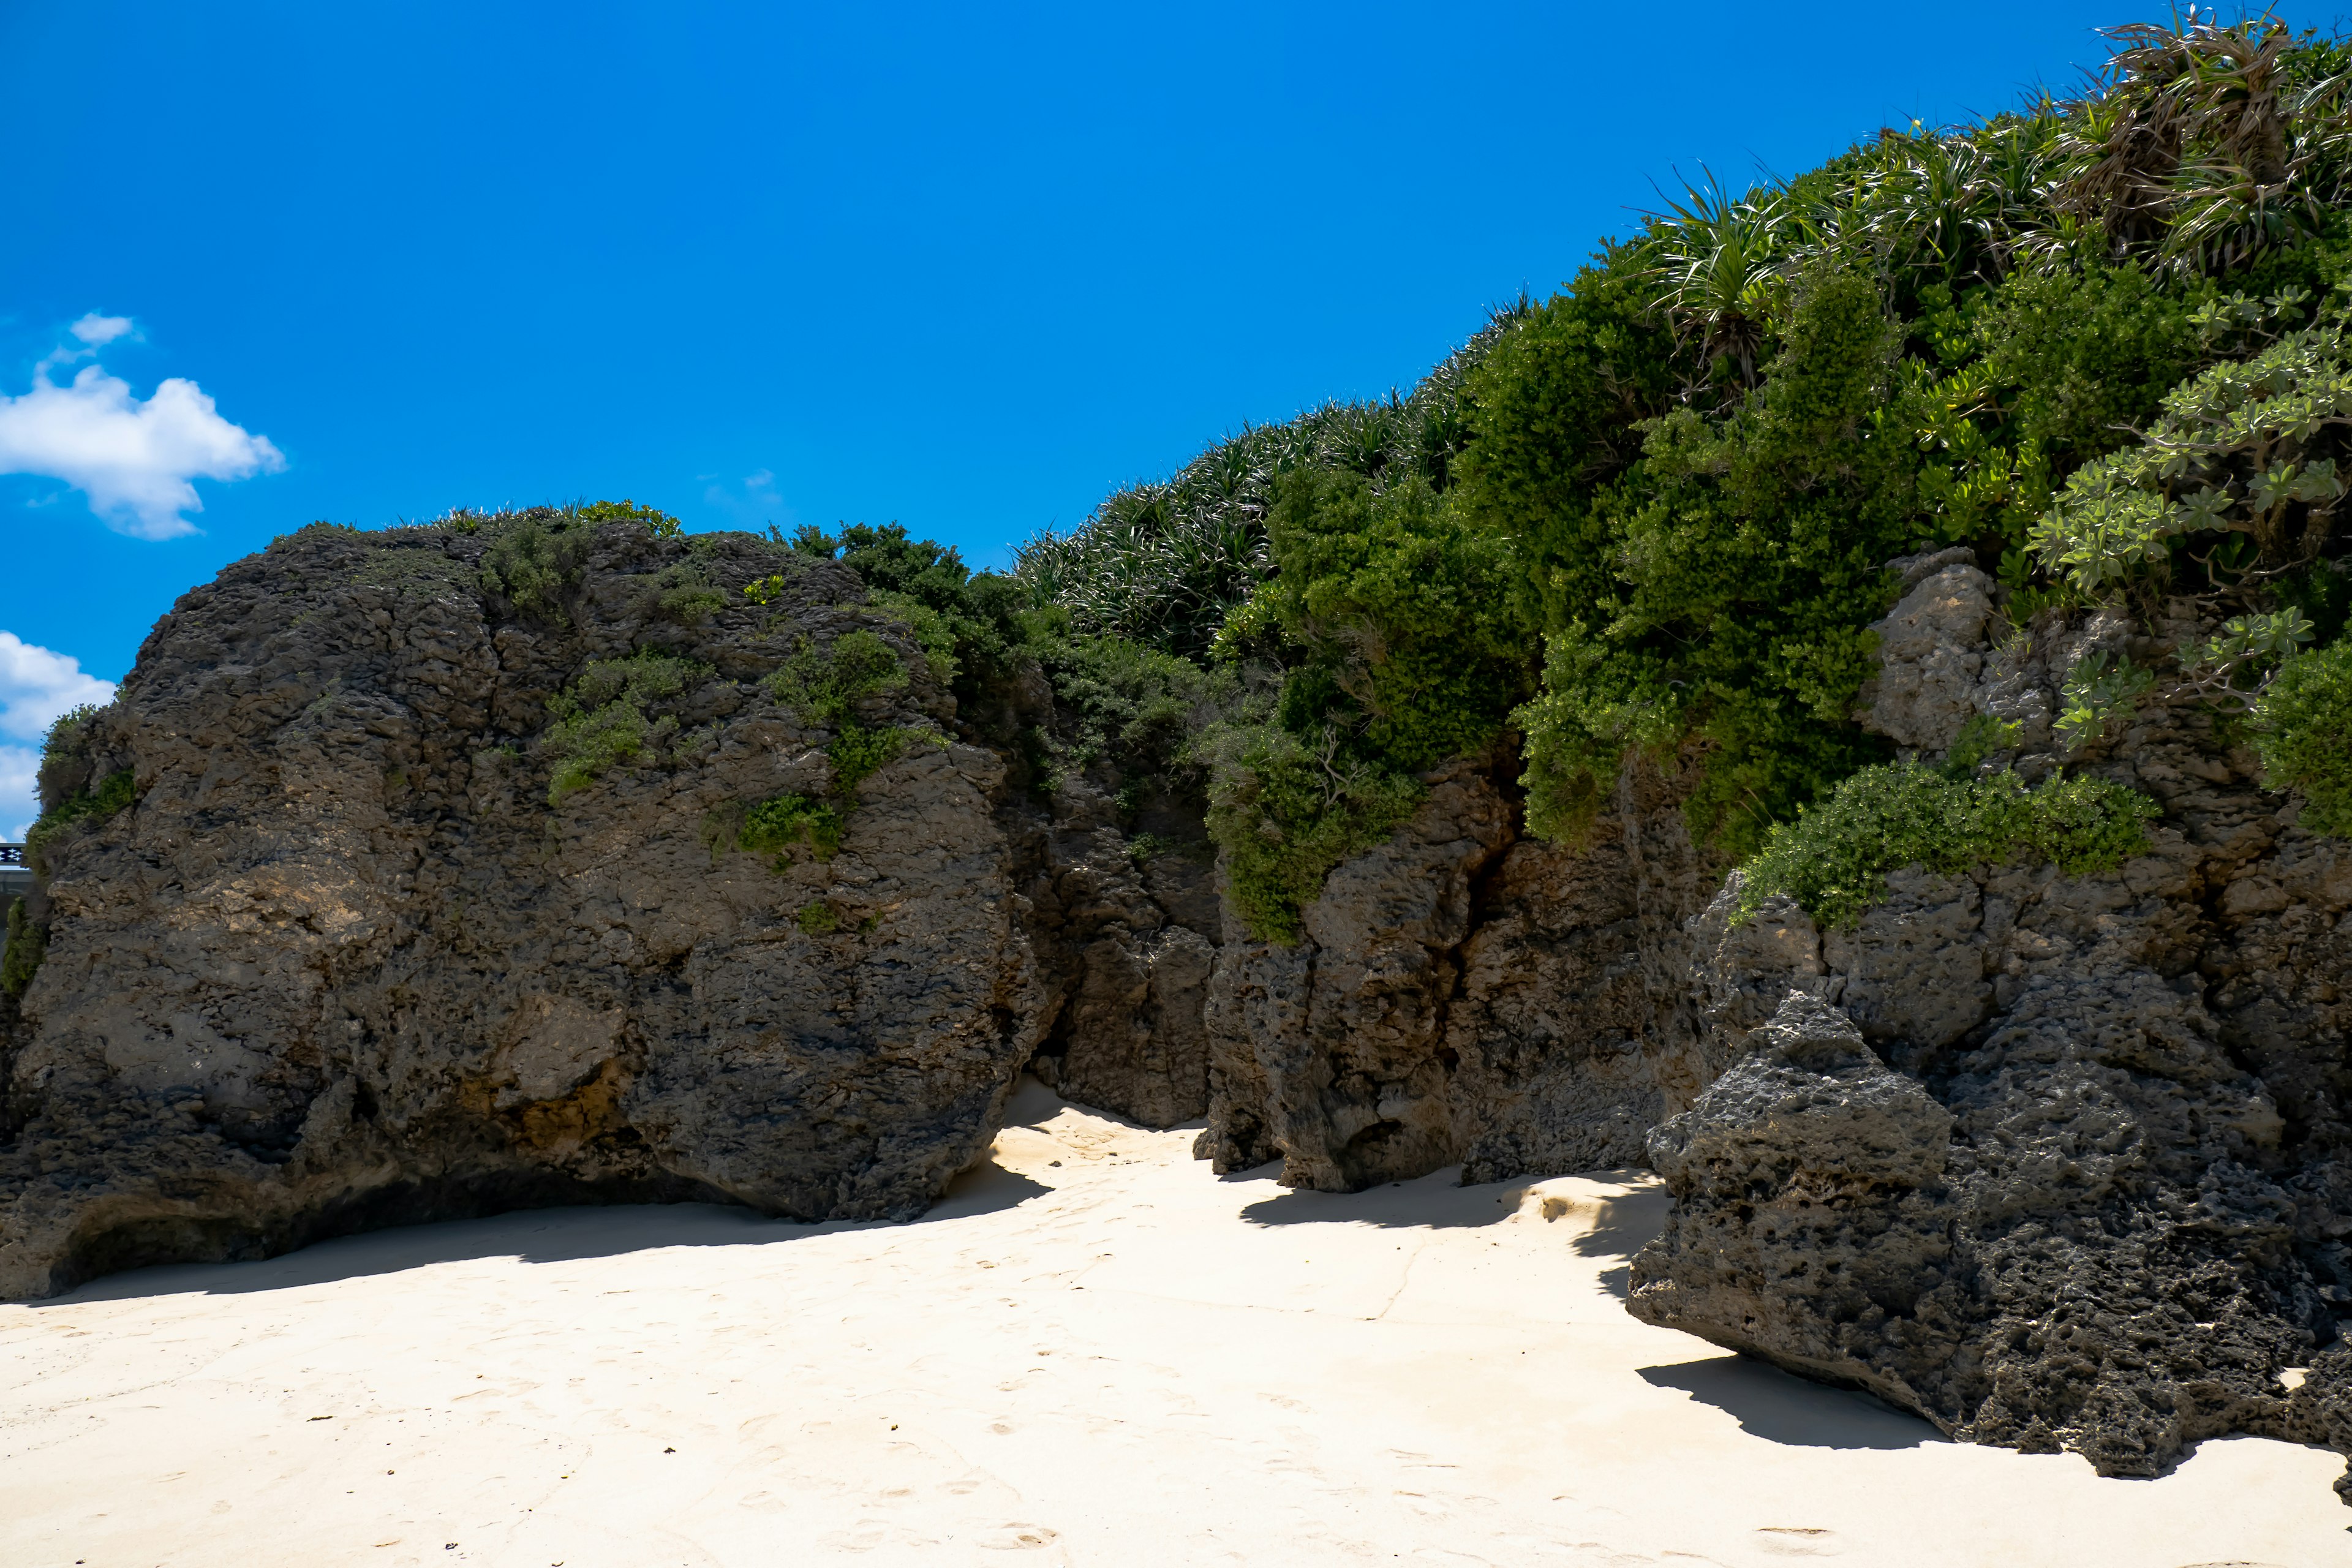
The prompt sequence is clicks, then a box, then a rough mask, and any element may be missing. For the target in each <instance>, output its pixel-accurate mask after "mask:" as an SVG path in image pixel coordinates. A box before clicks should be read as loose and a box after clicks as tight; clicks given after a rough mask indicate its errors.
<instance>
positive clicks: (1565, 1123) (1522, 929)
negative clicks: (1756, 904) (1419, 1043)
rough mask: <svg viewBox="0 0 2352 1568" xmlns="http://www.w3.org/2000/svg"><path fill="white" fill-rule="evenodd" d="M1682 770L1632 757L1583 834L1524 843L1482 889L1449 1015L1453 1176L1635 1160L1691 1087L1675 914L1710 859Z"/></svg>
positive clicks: (1474, 1178) (1477, 1178)
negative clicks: (1578, 841) (1577, 842)
mask: <svg viewBox="0 0 2352 1568" xmlns="http://www.w3.org/2000/svg"><path fill="white" fill-rule="evenodd" d="M1680 783H1681V780H1680V778H1679V776H1678V775H1669V774H1666V773H1662V772H1660V771H1659V769H1658V768H1657V767H1656V766H1654V765H1653V764H1651V763H1646V762H1637V763H1635V764H1633V766H1630V767H1628V768H1627V769H1626V770H1625V772H1624V773H1623V775H1622V778H1621V781H1620V787H1619V789H1618V792H1617V796H1616V799H1615V801H1614V803H1613V805H1612V809H1611V810H1610V811H1608V812H1606V813H1604V814H1603V815H1602V816H1601V818H1600V819H1599V820H1598V821H1597V822H1596V824H1595V825H1594V828H1593V831H1592V833H1591V836H1590V837H1589V838H1588V840H1587V842H1586V843H1585V844H1584V845H1583V846H1581V847H1562V846H1559V845H1551V844H1544V843H1541V842H1539V841H1536V840H1522V841H1521V842H1519V843H1516V844H1514V845H1512V846H1511V847H1510V848H1509V849H1508V850H1507V852H1506V853H1505V855H1504V857H1503V860H1502V864H1501V866H1500V867H1499V868H1498V869H1497V870H1496V873H1495V874H1494V875H1493V876H1492V877H1491V878H1490V879H1488V880H1487V882H1486V885H1485V886H1484V887H1483V888H1482V889H1480V891H1481V897H1480V898H1479V900H1477V902H1476V906H1475V908H1476V914H1477V918H1478V925H1477V929H1476V930H1475V932H1474V933H1473V934H1472V936H1471V937H1470V939H1469V941H1468V942H1465V943H1464V944H1463V949H1462V980H1461V984H1460V986H1459V988H1458V990H1457V992H1456V994H1455V995H1454V997H1453V999H1452V1001H1451V1003H1450V1004H1449V1005H1448V1007H1447V1013H1446V1035H1445V1038H1446V1047H1447V1049H1448V1050H1449V1051H1450V1052H1451V1053H1452V1054H1453V1056H1454V1058H1455V1059H1456V1061H1457V1063H1458V1066H1457V1068H1456V1070H1455V1074H1454V1086H1453V1094H1454V1106H1455V1110H1454V1117H1455V1121H1456V1125H1457V1127H1458V1128H1459V1130H1460V1134H1461V1137H1462V1141H1463V1145H1464V1147H1463V1155H1462V1179H1463V1180H1464V1181H1465V1182H1496V1181H1504V1180H1507V1179H1508V1178H1510V1177H1512V1176H1517V1175H1523V1174H1527V1173H1537V1172H1555V1171H1589V1170H1600V1169H1606V1168H1612V1167H1615V1166H1621V1165H1639V1164H1641V1163H1643V1139H1644V1138H1646V1137H1647V1135H1648V1132H1649V1129H1650V1128H1651V1127H1653V1126H1654V1125H1655V1124H1656V1123H1657V1122H1658V1121H1660V1120H1661V1119H1662V1118H1663V1117H1664V1115H1665V1114H1666V1113H1667V1112H1668V1111H1669V1110H1678V1109H1680V1108H1681V1106H1682V1105H1684V1104H1686V1103H1688V1095H1689V1094H1692V1093H1696V1089H1697V1085H1698V1083H1699V1081H1701V1073H1702V1071H1703V1069H1701V1068H1698V1067H1696V1065H1695V1064H1694V1063H1692V1062H1691V1061H1690V1060H1689V1059H1688V1058H1689V1057H1690V1053H1691V1052H1692V1051H1693V1049H1694V1048H1695V1047H1696V1043H1697V1031H1696V1030H1695V1029H1694V1028H1693V1027H1692V1026H1691V1021H1690V1017H1689V1016H1688V1014H1687V1012H1686V1010H1685V1007H1684V1005H1683V1004H1684V991H1685V984H1684V971H1685V968H1686V966H1687V963H1688V953H1689V950H1690V942H1691V936H1690V933H1689V931H1687V930H1686V929H1685V927H1686V922H1687V921H1688V919H1689V916H1690V914H1691V911H1692V910H1693V909H1694V908H1696V905H1697V904H1698V902H1699V900H1701V899H1703V898H1704V897H1705V896H1706V890H1707V887H1708V884H1709V883H1710V882H1711V880H1712V879H1713V873H1714V871H1715V870H1716V866H1715V864H1714V863H1713V862H1712V861H1710V860H1709V859H1708V858H1706V857H1705V856H1703V855H1702V854H1701V853H1700V852H1699V851H1698V850H1697V849H1696V847H1694V846H1693V845H1692V843H1691V840H1690V834H1689V831H1688V829H1687V827H1686V826H1685V823H1684V820H1683V814H1682V810H1681V799H1680V795H1681V790H1680V788H1679V785H1680ZM1705 1076H1706V1077H1708V1078H1711V1077H1713V1076H1714V1075H1713V1073H1712V1072H1706V1073H1705Z"/></svg>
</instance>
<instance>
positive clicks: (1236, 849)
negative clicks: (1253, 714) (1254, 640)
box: [1206, 723, 1426, 945]
mask: <svg viewBox="0 0 2352 1568" xmlns="http://www.w3.org/2000/svg"><path fill="white" fill-rule="evenodd" d="M1206 744H1207V748H1208V750H1209V752H1210V754H1211V756H1212V758H1213V771H1212V773H1211V779H1210V785H1209V814H1208V816H1209V832H1210V835H1211V837H1213V838H1214V839H1215V840H1216V842H1217V846H1218V847H1219V848H1220V849H1222V850H1223V853H1224V861H1225V878H1226V897H1227V899H1228V900H1230V901H1231V903H1232V905H1233V909H1234V913H1235V914H1237V915H1239V916H1240V917H1241V920H1242V923H1243V924H1244V926H1246V927H1247V928H1248V929H1249V931H1250V934H1251V935H1252V936H1254V937H1255V938H1257V939H1258V940H1259V941H1261V942H1280V943H1283V944H1284V945H1289V944H1290V943H1293V942H1297V940H1298V938H1299V934H1300V931H1301V930H1302V929H1303V928H1302V926H1301V924H1300V918H1299V917H1300V911H1301V910H1304V909H1305V907H1306V906H1307V904H1309V903H1311V902H1313V901H1314V900H1315V898H1316V896H1317V895H1318V893H1320V892H1321V890H1322V888H1323V879H1324V878H1325V877H1327V876H1328V875H1330V873H1331V868H1333V867H1335V866H1337V865H1339V862H1340V861H1342V860H1345V859H1347V858H1349V856H1351V855H1355V854H1359V853H1360V852H1362V851H1363V850H1366V849H1369V848H1370V847H1372V846H1374V845H1376V844H1379V843H1380V842H1381V840H1383V839H1385V838H1386V837H1388V836H1389V834H1390V833H1391V832H1392V831H1393V830H1394V829H1395V827H1396V826H1397V825H1398V824H1399V823H1401V822H1402V821H1404V820H1405V818H1407V817H1409V816H1412V813H1413V808H1414V807H1416V806H1417V805H1420V804H1421V801H1422V798H1423V795H1424V794H1425V793H1426V792H1425V791H1424V790H1423V787H1422V785H1421V784H1420V783H1419V782H1418V781H1417V780H1415V779H1414V778H1413V777H1412V775H1411V774H1409V773H1399V772H1397V771H1395V770H1394V769H1391V768H1388V767H1385V766H1383V765H1381V764H1380V763H1377V762H1369V761H1366V760H1363V759H1362V758H1360V757H1350V756H1349V755H1348V746H1347V740H1346V737H1345V736H1343V735H1342V734H1341V733H1340V732H1339V731H1337V730H1336V729H1327V730H1326V731H1324V732H1323V733H1322V734H1321V735H1319V736H1317V737H1314V738H1313V739H1311V740H1308V739H1302V738H1301V737H1299V736H1297V735H1295V734H1293V733H1292V732H1291V731H1288V730H1286V729H1285V728H1283V727H1282V726H1281V725H1279V724H1274V723H1259V724H1248V725H1224V726H1221V727H1219V728H1217V729H1214V730H1212V731H1210V732H1209V734H1208V736H1207V737H1206Z"/></svg>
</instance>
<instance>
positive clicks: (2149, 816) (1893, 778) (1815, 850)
mask: <svg viewBox="0 0 2352 1568" xmlns="http://www.w3.org/2000/svg"><path fill="white" fill-rule="evenodd" d="M2158 814H2159V808H2158V805H2157V804H2156V803H2155V802H2154V801H2152V800H2149V799H2148V798H2147V796H2146V795H2140V794H2138V793H2137V791H2134V790H2129V789H2126V788H2125V787H2123V786H2122V785H2120V784H2110V783H2108V782H2107V781H2106V780H2105V779H2097V778H2089V777H2084V776H2076V777H2072V778H2067V777H2054V776H2053V778H2051V779H2049V780H2047V781H2045V782H2044V783H2043V784H2042V785H2041V786H2040V787H2038V788H2034V789H2028V788H2026V787H2025V785H2024V784H2022V783H2021V782H2020V781H2019V779H2018V777H2017V775H2016V774H2015V773H1993V774H1991V775H1990V777H1985V778H1976V777H1970V776H1967V773H1965V772H1964V771H1963V770H1962V769H1959V768H1946V769H1937V768H1928V767H1923V766H1921V765H1920V764H1918V763H1892V764H1886V765H1881V766H1877V767H1868V768H1864V769H1863V770H1862V771H1861V772H1859V773H1855V774H1854V775H1853V777H1851V778H1848V779H1846V780H1845V781H1844V782H1843V783H1842V784H1839V785H1838V786H1837V787H1836V788H1835V789H1834V790H1832V791H1831V792H1830V794H1829V795H1828V796H1827V797H1826V798H1825V799H1823V800H1822V801H1820V802H1819V803H1817V804H1815V805H1812V806H1811V807H1810V808H1809V809H1806V810H1804V811H1802V812H1801V813H1800V815H1799V816H1798V817H1797V819H1796V820H1795V821H1794V822H1790V823H1784V824H1782V825H1780V826H1777V827H1774V828H1773V829H1772V830H1771V833H1770V835H1769V837H1767V839H1766V840H1765V845H1764V848H1763V850H1762V852H1761V853H1759V855H1757V856H1756V857H1755V858H1753V859H1752V860H1750V861H1748V863H1747V865H1746V866H1745V867H1743V868H1742V882H1741V886H1740V893H1739V906H1738V910H1737V912H1736V914H1735V916H1734V919H1735V920H1739V921H1744V920H1747V919H1748V918H1749V917H1751V916H1752V915H1754V914H1755V912H1756V910H1757V909H1758V908H1759V906H1760V905H1761V904H1762V903H1763V901H1764V900H1766V899H1768V898H1769V897H1771V896H1772V895H1774V894H1776V893H1784V894H1786V895H1788V896H1789V897H1790V898H1791V899H1794V900H1796V901H1797V903H1798V904H1799V905H1800V906H1801V907H1802V908H1803V909H1804V910H1805V911H1806V912H1807V913H1808V914H1810V915H1811V916H1812V917H1813V918H1814V919H1815V920H1817V921H1820V922H1821V923H1822V925H1823V926H1825V927H1839V926H1850V925H1852V924H1853V923H1854V922H1855V921H1858V920H1860V919H1861V918H1862V913H1863V911H1864V910H1866V909H1868V908H1870V906H1872V905H1873V904H1875V903H1877V902H1879V901H1880V900H1884V899H1885V896H1886V873H1887V872H1889V871H1893V870H1896V869H1899V868H1902V867H1905V866H1912V865H1919V866H1925V867H1926V868H1927V869H1928V870H1930V871H1933V872H1936V873H1937V874H1939V875H1942V876H1954V875H1957V874H1958V873H1959V872H1962V871H1965V870H1967V869H1968V868H1970V867H1972V866H1980V865H1992V864H1999V863H2000V862H2001V861H2004V860H2007V859H2009V858H2011V857H2012V856H2015V857H2021V858H2025V859H2027V860H2029V861H2032V862H2042V861H2047V862H2051V863H2053V864H2055V865H2056V866H2057V868H2059V869H2060V870H2061V871H2063V872H2064V873H2065V874H2066V875H2068V876H2070V877H2071V876H2081V875H2082V874H2084V872H2087V871H2095V870H2105V869H2107V868H2112V867H2115V866H2118V865H2121V864H2122V863H2123V862H2124V860H2125V859H2126V858H2128V857H2130V856H2132V855H2135V854H2137V853H2139V852H2140V851H2142V850H2143V849H2145V848H2146V847H2147V827H2146V825H2147V823H2148V822H2150V821H2152V820H2154V819H2155V818H2156V816H2158Z"/></svg>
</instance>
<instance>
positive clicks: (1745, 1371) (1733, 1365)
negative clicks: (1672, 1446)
mask: <svg viewBox="0 0 2352 1568" xmlns="http://www.w3.org/2000/svg"><path fill="white" fill-rule="evenodd" d="M1641 1373H1642V1379H1643V1382H1645V1383H1648V1384H1653V1385H1654V1386H1655V1387H1658V1388H1679V1389H1681V1390H1682V1391H1683V1392H1684V1393H1685V1394H1689V1395H1690V1396H1691V1397H1692V1398H1693V1399H1696V1400H1697V1401H1698V1402H1699V1403H1700V1404H1701V1405H1714V1406H1715V1407H1716V1408H1717V1410H1720V1411H1722V1412H1723V1413H1724V1414H1726V1415H1730V1416H1732V1417H1733V1418H1734V1419H1736V1420H1737V1421H1738V1423H1739V1429H1740V1430H1741V1431H1743V1432H1746V1433H1748V1435H1749V1436H1756V1437H1761V1438H1763V1439H1764V1440H1765V1441H1767V1442H1770V1443H1785V1444H1788V1445H1790V1446H1791V1447H1803V1448H1916V1447H1920V1446H1921V1445H1923V1444H1927V1443H1946V1442H1949V1441H1950V1439H1949V1438H1948V1437H1946V1436H1944V1435H1943V1434H1942V1433H1940V1432H1938V1431H1937V1430H1936V1428H1935V1427H1933V1426H1929V1425H1928V1424H1927V1422H1925V1421H1923V1420H1921V1419H1920V1418H1919V1417H1918V1416H1916V1415H1906V1413H1904V1412H1903V1411H1900V1410H1897V1409H1895V1407H1894V1406H1892V1405H1882V1404H1880V1403H1879V1402H1878V1401H1877V1400H1875V1399H1874V1398H1872V1397H1871V1396H1870V1395H1869V1394H1856V1393H1853V1392H1852V1391H1851V1390H1848V1389H1843V1388H1832V1387H1831V1386H1829V1385H1828V1384H1820V1383H1811V1382H1808V1381H1807V1380H1806V1379H1804V1378H1801V1377H1798V1376H1796V1375H1794V1374H1793V1373H1785V1372H1782V1371H1781V1370H1780V1368H1779V1367H1777V1366H1773V1365H1771V1364H1769V1363H1766V1362H1760V1361H1754V1360H1751V1359H1749V1358H1748V1357H1747V1356H1744V1355H1721V1356H1715V1357H1711V1358H1709V1359H1708V1360H1706V1361H1688V1362H1683V1363H1678V1364H1676V1365H1674V1366H1645V1367H1643V1368H1642V1369H1641Z"/></svg>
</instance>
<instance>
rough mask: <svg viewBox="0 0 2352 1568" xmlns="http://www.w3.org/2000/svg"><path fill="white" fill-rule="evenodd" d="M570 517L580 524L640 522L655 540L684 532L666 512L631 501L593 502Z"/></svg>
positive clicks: (681, 524) (682, 524)
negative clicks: (573, 517) (580, 522)
mask: <svg viewBox="0 0 2352 1568" xmlns="http://www.w3.org/2000/svg"><path fill="white" fill-rule="evenodd" d="M572 515H573V516H575V517H577V518H578V519H579V520H580V521H582V522H588V523H596V522H641V523H644V524H645V525H646V532H648V533H650V534H652V535H653V536H654V537H655V538H656V539H676V538H677V536H678V535H679V534H680V533H682V532H684V531H685V529H686V524H684V523H682V522H680V521H678V520H677V519H676V518H674V517H672V516H670V514H669V513H667V512H666V511H662V510H657V509H656V508H654V507H649V506H639V505H638V504H637V503H636V502H635V501H633V500H595V501H590V502H588V503H587V504H586V505H584V506H580V507H576V508H574V509H573V510H572Z"/></svg>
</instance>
